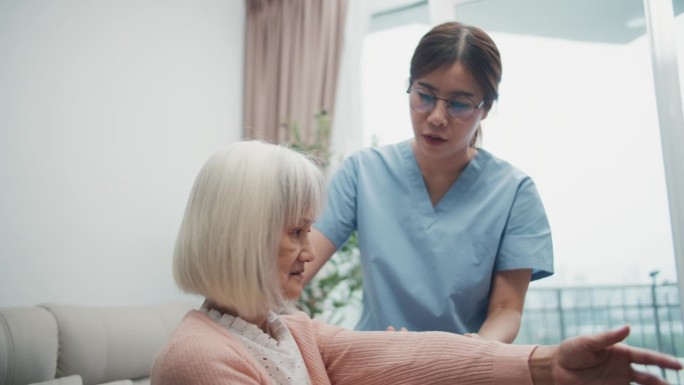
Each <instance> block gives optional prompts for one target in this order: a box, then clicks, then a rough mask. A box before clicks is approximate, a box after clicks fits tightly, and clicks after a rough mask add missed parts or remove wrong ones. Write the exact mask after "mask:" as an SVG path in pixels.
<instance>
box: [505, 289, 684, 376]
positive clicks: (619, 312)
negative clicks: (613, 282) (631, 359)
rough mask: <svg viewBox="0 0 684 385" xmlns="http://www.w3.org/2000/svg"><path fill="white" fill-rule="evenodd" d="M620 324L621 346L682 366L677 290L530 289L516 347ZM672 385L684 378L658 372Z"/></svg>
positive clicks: (553, 341) (682, 339)
mask: <svg viewBox="0 0 684 385" xmlns="http://www.w3.org/2000/svg"><path fill="white" fill-rule="evenodd" d="M624 324H629V325H630V327H631V333H630V336H629V337H628V338H627V340H626V342H627V343H629V344H630V345H632V346H638V347H643V348H648V349H653V350H657V351H660V352H663V353H667V354H670V355H673V356H675V357H679V358H680V360H682V361H684V326H683V324H682V316H681V311H680V308H679V297H678V291H677V285H676V284H671V283H665V284H659V285H656V284H655V283H654V284H653V285H630V286H594V287H564V288H530V290H529V291H528V293H527V297H526V298H525V310H524V312H523V319H522V326H521V329H520V333H519V335H518V338H517V339H516V340H515V343H516V344H556V343H559V342H560V341H562V340H563V339H565V338H567V337H571V336H575V335H577V334H584V333H596V332H600V331H605V330H608V329H612V328H615V327H618V326H622V325H624ZM660 374H661V375H664V376H666V377H667V379H668V381H670V383H673V384H678V385H681V384H684V375H683V374H681V373H676V372H674V371H663V372H662V373H660Z"/></svg>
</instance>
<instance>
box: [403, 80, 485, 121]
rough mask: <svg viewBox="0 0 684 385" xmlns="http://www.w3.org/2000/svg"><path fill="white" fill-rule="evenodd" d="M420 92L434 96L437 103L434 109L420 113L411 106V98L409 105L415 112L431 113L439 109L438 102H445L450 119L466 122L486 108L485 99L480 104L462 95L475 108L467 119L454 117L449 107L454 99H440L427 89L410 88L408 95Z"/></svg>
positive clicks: (407, 91) (433, 106)
mask: <svg viewBox="0 0 684 385" xmlns="http://www.w3.org/2000/svg"><path fill="white" fill-rule="evenodd" d="M420 90H425V93H426V94H429V95H430V96H432V97H433V98H435V103H434V104H433V105H432V108H430V109H429V110H426V111H418V110H416V108H415V107H414V106H413V105H412V104H411V101H410V100H411V99H410V98H409V105H410V106H411V108H412V109H414V110H415V111H417V112H421V113H429V112H432V111H434V109H435V108H436V107H437V101H438V100H441V101H443V102H444V105H445V109H446V112H447V115H449V117H450V118H452V119H459V120H465V119H468V118H470V117H471V116H473V113H474V112H475V110H479V109H481V108H482V106H484V103H485V99H484V98H483V99H482V101H480V103H475V101H474V100H473V99H471V98H470V97H468V96H466V95H461V97H463V98H465V99H466V100H468V101H469V102H470V104H471V105H472V106H473V109H472V111H470V113H469V114H468V116H466V117H459V116H454V115H452V113H451V112H450V109H449V105H450V104H451V102H452V101H453V99H445V98H439V97H437V96H436V95H435V94H434V92H432V91H430V90H427V89H425V88H422V87H409V88H408V89H407V90H406V93H407V94H409V95H410V94H411V93H412V92H419V91H420Z"/></svg>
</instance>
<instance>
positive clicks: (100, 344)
mask: <svg viewBox="0 0 684 385" xmlns="http://www.w3.org/2000/svg"><path fill="white" fill-rule="evenodd" d="M198 305H199V303H194V302H192V301H189V300H187V301H178V302H173V303H165V304H159V305H150V306H119V307H113V306H112V307H105V306H102V307H96V306H75V305H63V304H45V305H40V306H29V307H8V308H0V385H27V384H41V385H48V384H49V385H81V384H83V385H97V384H105V383H107V384H111V385H114V384H116V385H125V384H128V385H131V384H132V385H144V384H149V373H150V367H151V365H152V361H153V360H154V357H155V355H156V353H157V351H158V350H159V349H160V348H161V347H162V345H163V344H164V342H165V341H166V339H167V338H168V336H169V335H170V333H171V332H172V331H173V329H174V328H175V327H176V325H178V323H179V322H180V320H181V318H182V317H183V315H185V313H186V312H187V311H188V310H189V309H191V308H196V307H197V306H198Z"/></svg>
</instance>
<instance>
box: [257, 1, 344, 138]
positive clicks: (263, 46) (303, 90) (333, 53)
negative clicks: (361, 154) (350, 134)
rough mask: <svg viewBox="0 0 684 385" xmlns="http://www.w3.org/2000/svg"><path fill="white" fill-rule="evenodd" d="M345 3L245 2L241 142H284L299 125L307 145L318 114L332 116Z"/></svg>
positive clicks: (341, 45) (342, 38)
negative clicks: (324, 113) (256, 139)
mask: <svg viewBox="0 0 684 385" xmlns="http://www.w3.org/2000/svg"><path fill="white" fill-rule="evenodd" d="M348 1H349V0H246V5H247V31H246V49H245V85H244V90H245V107H244V108H245V111H244V126H245V132H244V134H245V137H248V138H259V139H263V140H267V141H271V142H279V143H283V142H288V141H290V140H291V139H292V138H291V137H290V135H291V128H292V127H293V125H297V127H298V128H299V130H300V132H301V139H302V141H304V142H305V143H308V144H311V143H312V142H313V141H314V140H315V139H314V138H315V133H316V128H317V124H316V115H317V114H319V113H320V112H322V111H325V112H326V113H327V115H329V116H330V117H333V118H334V117H335V113H336V112H335V94H336V88H337V80H338V76H339V74H338V73H339V68H340V62H341V56H342V47H343V44H344V32H345V18H346V14H347V8H348ZM324 144H325V145H326V146H327V145H328V143H324Z"/></svg>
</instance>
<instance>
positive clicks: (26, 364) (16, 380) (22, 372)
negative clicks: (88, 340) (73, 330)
mask: <svg viewBox="0 0 684 385" xmlns="http://www.w3.org/2000/svg"><path fill="white" fill-rule="evenodd" d="M56 369H57V322H56V321H55V318H54V317H53V316H52V314H51V313H50V312H49V311H47V310H45V309H43V308H40V307H34V306H31V307H8V308H2V309H0V385H11V384H22V385H23V384H30V383H33V382H40V381H45V380H49V379H53V378H55V372H56Z"/></svg>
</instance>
